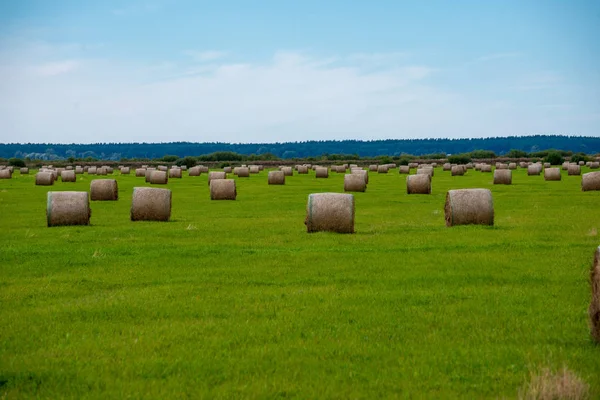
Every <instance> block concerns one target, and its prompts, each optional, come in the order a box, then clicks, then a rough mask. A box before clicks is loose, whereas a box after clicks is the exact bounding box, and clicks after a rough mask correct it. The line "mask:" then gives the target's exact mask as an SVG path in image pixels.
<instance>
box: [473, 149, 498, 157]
mask: <svg viewBox="0 0 600 400" xmlns="http://www.w3.org/2000/svg"><path fill="white" fill-rule="evenodd" d="M469 155H470V156H471V158H496V153H494V152H493V151H490V150H473V151H472V152H471V153H469Z"/></svg>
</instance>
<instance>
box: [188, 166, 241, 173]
mask: <svg viewBox="0 0 600 400" xmlns="http://www.w3.org/2000/svg"><path fill="white" fill-rule="evenodd" d="M182 167H183V166H182ZM223 172H225V173H226V174H230V173H232V172H233V168H231V167H223Z"/></svg>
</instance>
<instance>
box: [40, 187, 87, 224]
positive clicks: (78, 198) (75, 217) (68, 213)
mask: <svg viewBox="0 0 600 400" xmlns="http://www.w3.org/2000/svg"><path fill="white" fill-rule="evenodd" d="M91 215H92V211H91V210H90V202H89V197H88V193H87V192H48V195H47V202H46V220H47V223H48V226H64V225H89V224H90V216H91Z"/></svg>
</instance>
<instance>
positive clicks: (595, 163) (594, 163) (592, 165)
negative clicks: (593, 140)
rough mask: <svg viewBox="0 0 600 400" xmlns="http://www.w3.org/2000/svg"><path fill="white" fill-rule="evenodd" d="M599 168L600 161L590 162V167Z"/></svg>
mask: <svg viewBox="0 0 600 400" xmlns="http://www.w3.org/2000/svg"><path fill="white" fill-rule="evenodd" d="M598 168H600V162H598V161H592V162H591V163H590V169H598Z"/></svg>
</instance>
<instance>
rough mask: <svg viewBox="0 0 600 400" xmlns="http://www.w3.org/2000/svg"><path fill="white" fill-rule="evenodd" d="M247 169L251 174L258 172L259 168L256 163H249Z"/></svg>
mask: <svg viewBox="0 0 600 400" xmlns="http://www.w3.org/2000/svg"><path fill="white" fill-rule="evenodd" d="M249 170H250V173H251V174H258V173H259V172H260V168H259V167H258V165H251V166H250V167H249Z"/></svg>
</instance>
